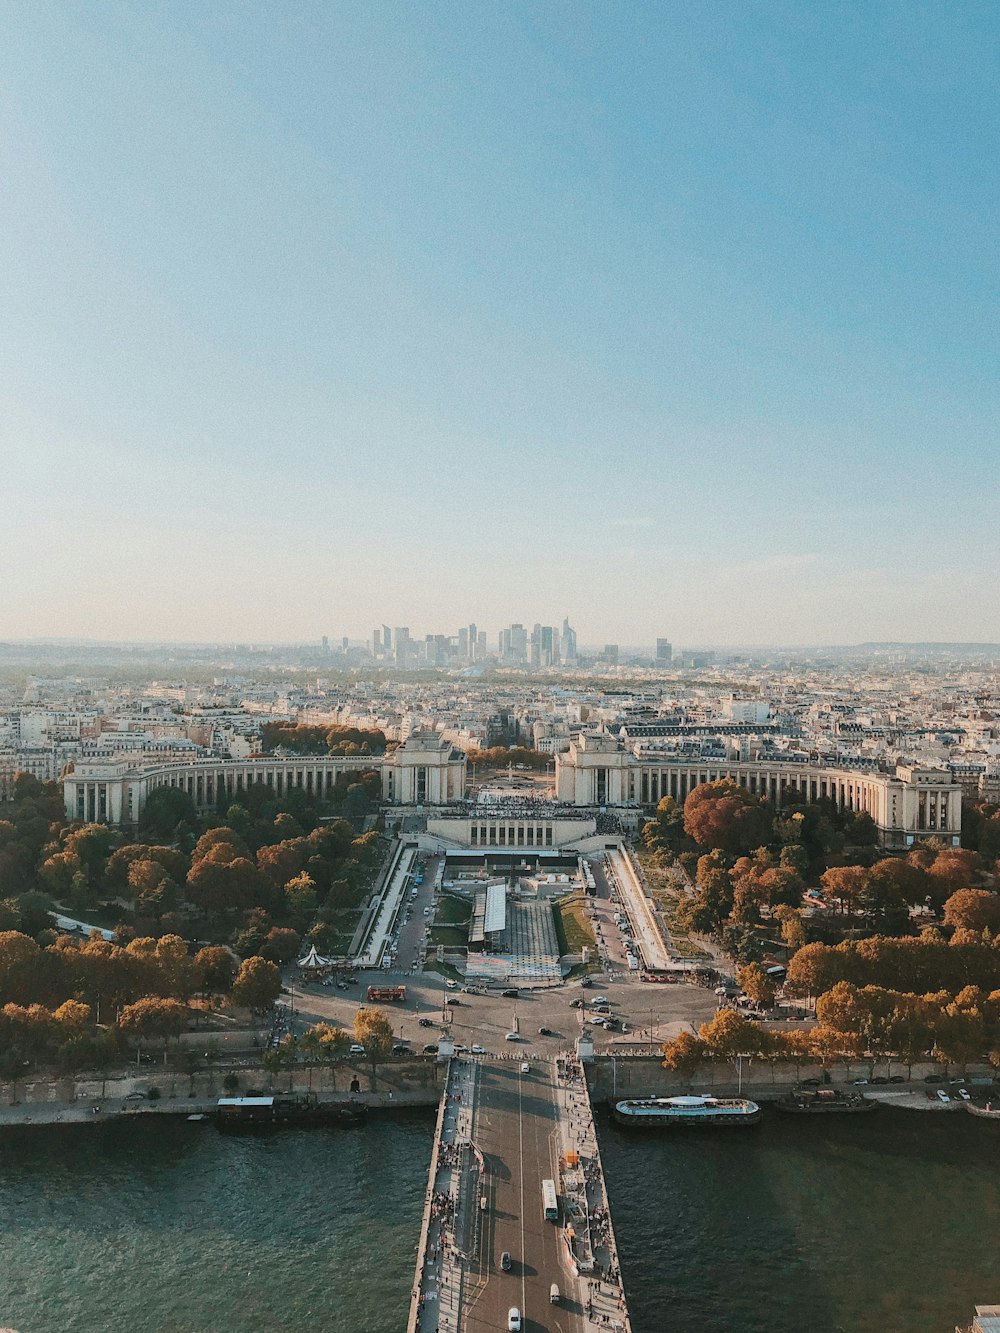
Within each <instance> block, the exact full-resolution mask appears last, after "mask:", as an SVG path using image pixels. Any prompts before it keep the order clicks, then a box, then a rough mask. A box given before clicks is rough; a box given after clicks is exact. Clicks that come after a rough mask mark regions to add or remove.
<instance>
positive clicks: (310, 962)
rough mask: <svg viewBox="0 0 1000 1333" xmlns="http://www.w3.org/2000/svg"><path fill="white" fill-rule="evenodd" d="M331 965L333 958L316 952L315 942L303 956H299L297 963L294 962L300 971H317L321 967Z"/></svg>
mask: <svg viewBox="0 0 1000 1333" xmlns="http://www.w3.org/2000/svg"><path fill="white" fill-rule="evenodd" d="M333 966H334V960H333V959H332V958H324V957H323V955H322V954H319V953H317V952H316V946H315V944H314V945H313V946H312V948H311V949H310V950H309V952H308V953H307V954H306V956H305V958H300V959H299V961H298V963H296V967H298V969H299V971H300V972H319V971H321V970H322V969H323V968H327V967H333Z"/></svg>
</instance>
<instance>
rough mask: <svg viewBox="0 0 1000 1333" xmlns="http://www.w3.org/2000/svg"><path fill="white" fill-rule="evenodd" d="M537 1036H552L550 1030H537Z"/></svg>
mask: <svg viewBox="0 0 1000 1333" xmlns="http://www.w3.org/2000/svg"><path fill="white" fill-rule="evenodd" d="M538 1035H539V1036H540V1037H551V1036H552V1035H553V1032H552V1029H551V1028H539V1029H538Z"/></svg>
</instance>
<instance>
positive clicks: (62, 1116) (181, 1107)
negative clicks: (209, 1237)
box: [0, 1090, 438, 1129]
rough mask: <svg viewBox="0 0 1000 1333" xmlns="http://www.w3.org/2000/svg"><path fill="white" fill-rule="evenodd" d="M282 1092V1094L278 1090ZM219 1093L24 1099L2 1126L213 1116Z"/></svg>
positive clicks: (417, 1106)
mask: <svg viewBox="0 0 1000 1333" xmlns="http://www.w3.org/2000/svg"><path fill="white" fill-rule="evenodd" d="M276 1095H280V1094H276ZM318 1100H319V1102H320V1105H322V1106H348V1105H352V1104H353V1105H358V1104H360V1105H363V1106H366V1107H368V1109H369V1110H371V1111H379V1110H384V1111H386V1112H392V1111H395V1110H427V1111H430V1110H433V1108H434V1107H435V1106H436V1105H437V1101H438V1099H437V1097H436V1096H432V1095H430V1094H429V1093H427V1092H426V1091H422V1090H416V1091H409V1092H408V1091H401V1092H398V1093H393V1092H388V1093H380V1092H359V1093H352V1094H349V1095H336V1094H332V1095H326V1096H322V1097H320V1098H319V1099H318ZM217 1105H218V1097H212V1098H207V1099H206V1098H187V1097H163V1098H159V1099H157V1100H154V1101H148V1100H145V1099H144V1100H142V1101H139V1100H138V1099H130V1098H128V1097H105V1098H101V1099H99V1100H95V1101H93V1102H91V1101H90V1100H89V1099H88V1100H82V1101H81V1100H77V1101H72V1102H65V1101H57V1100H52V1101H47V1102H21V1103H17V1104H15V1105H13V1106H0V1129H5V1128H8V1127H13V1126H19V1125H20V1126H23V1125H40V1126H41V1125H91V1124H102V1123H106V1122H107V1121H109V1120H121V1119H123V1118H128V1119H142V1120H146V1119H149V1118H151V1117H153V1116H159V1117H161V1118H162V1117H168V1116H169V1117H172V1118H175V1119H186V1118H187V1117H188V1116H192V1115H201V1116H206V1117H214V1115H215V1110H216V1106H217Z"/></svg>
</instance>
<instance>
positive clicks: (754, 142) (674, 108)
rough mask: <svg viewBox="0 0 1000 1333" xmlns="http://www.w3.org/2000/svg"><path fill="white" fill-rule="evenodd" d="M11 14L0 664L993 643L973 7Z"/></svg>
mask: <svg viewBox="0 0 1000 1333" xmlns="http://www.w3.org/2000/svg"><path fill="white" fill-rule="evenodd" d="M6 18H7V22H6V23H5V31H4V43H3V48H2V50H0V76H2V78H3V85H4V90H5V91H4V119H5V134H4V146H3V150H2V153H3V170H4V190H3V192H2V195H0V225H2V227H3V233H4V247H3V252H2V254H0V301H2V307H3V312H4V314H3V336H2V338H0V488H2V489H0V494H2V495H3V498H4V501H5V504H4V513H3V522H2V524H0V639H12V638H26V637H31V636H66V637H69V636H85V637H90V638H102V639H117V640H138V639H143V640H147V641H150V640H170V641H215V642H217V641H220V640H233V641H240V642H243V641H247V640H263V641H268V642H273V641H291V642H303V641H306V640H308V639H312V638H316V637H318V636H319V635H320V634H322V633H328V634H331V635H334V634H337V633H349V634H351V635H352V636H354V637H358V638H363V637H364V636H365V635H366V634H368V633H370V626H369V623H368V622H369V621H370V620H371V619H372V614H371V610H370V608H372V607H377V608H378V614H379V616H381V617H382V618H384V619H385V621H386V622H387V623H390V624H400V625H405V624H407V623H414V624H420V625H425V626H428V627H434V626H445V625H449V624H453V623H454V624H458V623H461V621H462V620H465V619H468V618H470V617H471V616H474V617H475V618H476V619H477V620H481V621H482V622H483V624H485V625H489V626H490V627H491V632H492V627H500V626H502V625H504V624H505V623H509V622H510V621H511V620H512V619H515V620H516V619H519V618H522V619H524V620H525V622H526V623H529V624H533V623H534V621H536V620H539V621H543V622H547V621H548V619H549V618H550V617H551V616H553V615H554V614H555V610H554V608H559V607H566V606H571V607H575V608H576V609H577V610H576V613H575V620H574V623H575V625H576V628H577V631H578V633H579V636H580V641H581V642H588V643H589V642H595V643H604V642H607V643H613V642H617V643H619V644H623V645H624V644H637V643H646V642H649V643H652V641H653V639H654V638H655V637H657V636H662V635H666V636H668V637H669V638H671V640H672V641H673V642H674V643H677V644H698V645H701V644H727V643H761V642H770V643H776V644H781V643H799V644H804V643H820V644H822V643H840V644H843V643H852V642H861V641H866V640H891V639H895V640H917V641H919V640H942V639H956V640H986V641H989V640H991V639H994V638H996V637H998V636H1000V625H998V623H997V612H996V587H997V584H998V580H1000V527H998V525H997V523H996V519H995V513H994V509H995V506H994V503H993V497H994V495H995V491H996V471H997V463H998V460H1000V438H998V422H1000V411H998V408H1000V403H998V397H1000V394H998V380H997V376H996V367H997V365H998V364H1000V325H998V323H997V320H996V309H997V305H998V296H1000V293H998V291H997V285H998V284H997V273H996V265H995V254H996V249H997V218H998V216H1000V207H998V205H1000V188H998V185H1000V179H998V166H997V159H996V152H995V144H996V141H997V138H998V132H1000V104H998V102H997V99H996V96H995V89H996V82H997V77H998V70H997V63H996V55H995V52H996V50H997V39H998V37H1000V12H998V11H997V10H996V9H993V8H989V7H982V6H965V7H958V8H957V9H956V8H954V7H951V8H935V7H933V6H932V7H930V8H926V7H925V8H923V9H914V8H913V7H895V8H893V7H885V6H876V5H870V6H865V5H861V6H848V7H847V8H846V9H845V8H844V7H836V6H833V7H831V6H812V7H809V6H807V7H802V6H799V7H789V6H788V5H787V4H786V3H784V2H783V0H763V3H761V4H757V5H754V6H750V7H747V6H741V5H737V4H735V3H730V2H728V0H723V3H721V4H718V5H712V6H708V7H701V8H698V7H694V8H692V7H669V6H667V7H664V6H659V7H657V6H652V7H646V8H642V7H640V8H637V9H632V10H628V11H624V10H620V9H616V8H615V7H613V6H612V7H610V8H609V7H607V6H604V5H596V4H591V3H588V2H587V0H581V3H579V4H575V5H573V6H571V7H569V8H565V7H559V6H538V5H535V4H529V3H527V0H510V2H509V3H504V4H502V5H499V6H480V7H469V6H467V5H460V4H457V3H452V2H451V0H442V2H441V3H440V4H435V5H434V6H430V7H428V6H421V5H415V4H412V3H405V0H404V3H402V4H399V5H394V6H391V7H384V6H361V7H358V6H353V7H352V6H330V5H326V4H322V3H320V2H319V0H303V3H301V4H297V5H295V6H294V7H291V8H287V7H286V8H281V7H279V8H268V7H258V8H254V7H245V6H226V5H222V6H221V7H220V6H214V5H213V6H204V5H202V4H198V3H195V0H176V2H175V3H172V4H171V5H168V6H148V5H146V4H142V3H139V0H122V2H121V3H119V4H116V5H114V6H111V7H102V6H97V7H94V6H82V7H81V6H65V5H46V4H42V5H24V6H18V7H15V8H14V9H13V10H12V11H11V12H10V13H9V14H8V15H7V16H6ZM543 604H544V605H543ZM546 607H547V608H550V609H549V610H546V609H545V608H546Z"/></svg>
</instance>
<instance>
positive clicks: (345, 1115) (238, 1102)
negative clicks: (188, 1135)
mask: <svg viewBox="0 0 1000 1333" xmlns="http://www.w3.org/2000/svg"><path fill="white" fill-rule="evenodd" d="M367 1109H368V1108H367V1107H366V1106H365V1105H364V1103H362V1102H321V1101H320V1100H319V1098H318V1097H317V1096H316V1094H315V1093H305V1094H303V1095H301V1096H292V1095H289V1096H285V1097H282V1096H267V1097H263V1096H247V1097H220V1098H219V1102H218V1105H217V1107H216V1111H215V1123H216V1125H218V1127H219V1129H221V1130H227V1131H229V1132H237V1133H239V1132H244V1131H247V1130H261V1129H281V1128H283V1127H284V1126H286V1125H290V1126H304V1125H360V1124H361V1123H362V1122H363V1121H364V1119H365V1115H366V1113H367Z"/></svg>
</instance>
